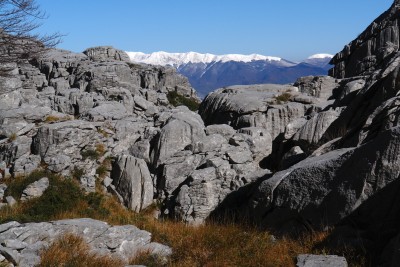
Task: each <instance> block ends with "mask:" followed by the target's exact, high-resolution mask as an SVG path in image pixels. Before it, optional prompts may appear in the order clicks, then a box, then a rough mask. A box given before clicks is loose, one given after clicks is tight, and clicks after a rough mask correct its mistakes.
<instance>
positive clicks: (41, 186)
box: [21, 177, 50, 201]
mask: <svg viewBox="0 0 400 267" xmlns="http://www.w3.org/2000/svg"><path fill="white" fill-rule="evenodd" d="M49 185H50V182H49V178H47V177H43V178H41V179H40V180H38V181H36V182H34V183H32V184H30V185H28V186H27V187H26V188H25V189H24V191H23V192H22V195H21V201H27V200H30V199H33V198H38V197H40V196H42V195H43V193H44V191H46V189H47V188H48V187H49Z"/></svg>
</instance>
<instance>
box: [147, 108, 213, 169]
mask: <svg viewBox="0 0 400 267" xmlns="http://www.w3.org/2000/svg"><path fill="white" fill-rule="evenodd" d="M204 137H205V132H204V123H203V121H202V119H201V118H200V116H199V115H198V114H196V113H194V112H192V111H189V109H187V108H186V109H185V108H181V109H178V110H176V111H174V113H172V114H171V115H169V118H168V119H167V120H166V123H165V125H164V126H163V127H162V128H161V132H160V135H159V137H158V140H157V143H156V145H155V148H154V151H153V153H152V158H153V164H154V166H158V165H159V164H160V163H161V162H163V161H165V160H166V159H167V158H169V157H170V156H172V155H174V154H175V153H176V152H178V151H182V150H184V149H185V148H186V147H187V146H189V145H192V144H194V143H195V142H197V141H199V140H201V139H202V138H204Z"/></svg>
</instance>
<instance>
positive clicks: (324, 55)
mask: <svg viewBox="0 0 400 267" xmlns="http://www.w3.org/2000/svg"><path fill="white" fill-rule="evenodd" d="M323 58H333V55H331V54H315V55H312V56H310V57H309V58H308V59H323Z"/></svg>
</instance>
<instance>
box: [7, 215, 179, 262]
mask: <svg viewBox="0 0 400 267" xmlns="http://www.w3.org/2000/svg"><path fill="white" fill-rule="evenodd" d="M68 234H73V235H76V236H78V237H81V238H83V239H84V241H86V242H87V243H88V244H89V246H90V248H91V252H94V253H98V254H101V255H110V256H115V257H118V258H120V259H121V260H122V261H123V262H125V263H126V264H127V263H128V262H129V259H130V258H131V257H134V256H135V255H137V254H138V253H140V252H143V251H146V252H147V251H149V252H150V253H151V254H154V255H158V256H160V257H164V258H166V257H168V256H170V255H171V253H172V250H171V248H169V247H167V246H164V245H161V244H159V243H154V242H151V234H150V233H149V232H146V231H143V230H140V229H138V228H137V227H135V226H133V225H121V226H111V225H108V224H107V223H104V222H101V221H97V220H93V219H73V220H61V221H53V222H41V223H25V224H20V223H18V222H9V223H6V224H2V225H0V240H1V245H0V255H2V256H4V257H5V258H6V259H7V260H8V261H9V262H10V263H12V264H14V265H17V266H21V267H22V266H24V267H25V266H37V265H38V264H39V263H40V253H41V250H43V249H45V248H47V247H49V246H50V245H51V244H52V242H54V241H55V240H57V239H58V238H60V237H62V236H63V235H68Z"/></svg>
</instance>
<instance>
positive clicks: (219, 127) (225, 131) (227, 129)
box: [206, 124, 236, 140]
mask: <svg viewBox="0 0 400 267" xmlns="http://www.w3.org/2000/svg"><path fill="white" fill-rule="evenodd" d="M206 133H207V135H212V134H220V135H222V136H223V137H225V138H226V139H228V140H229V139H230V138H231V137H232V136H233V135H234V134H235V133H236V130H235V129H233V128H232V127H231V126H229V125H227V124H214V125H208V126H207V127H206Z"/></svg>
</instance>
